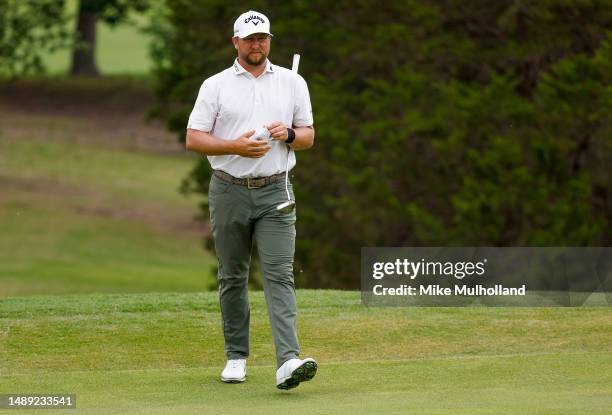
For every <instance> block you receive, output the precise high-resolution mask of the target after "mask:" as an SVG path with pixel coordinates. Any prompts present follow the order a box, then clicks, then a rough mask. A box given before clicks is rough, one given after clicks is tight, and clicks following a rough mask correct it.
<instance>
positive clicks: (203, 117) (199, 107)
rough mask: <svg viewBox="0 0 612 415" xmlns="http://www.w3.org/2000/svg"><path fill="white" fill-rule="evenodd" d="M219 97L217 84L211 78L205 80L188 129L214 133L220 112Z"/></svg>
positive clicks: (190, 116) (190, 117)
mask: <svg viewBox="0 0 612 415" xmlns="http://www.w3.org/2000/svg"><path fill="white" fill-rule="evenodd" d="M217 97H218V91H217V87H216V85H215V82H213V81H212V80H211V79H210V78H209V79H207V80H205V81H204V82H203V83H202V86H201V87H200V92H199V93H198V98H197V99H196V102H195V105H194V106H193V110H192V111H191V114H190V115H189V121H188V123H187V128H192V129H194V130H200V131H204V132H207V133H208V132H210V131H212V129H213V126H214V124H215V119H216V118H217V113H218V112H219V103H218V99H217Z"/></svg>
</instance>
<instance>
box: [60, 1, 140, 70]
mask: <svg viewBox="0 0 612 415" xmlns="http://www.w3.org/2000/svg"><path fill="white" fill-rule="evenodd" d="M148 6H149V2H148V0H81V1H80V2H79V9H78V14H77V28H76V43H75V47H74V48H73V51H72V65H71V69H70V74H71V75H85V76H97V75H98V74H99V71H98V68H97V65H96V61H95V50H96V23H97V22H98V21H100V20H101V21H104V22H106V23H108V24H110V25H117V24H119V23H121V22H123V21H125V19H126V18H127V15H128V12H129V11H130V10H135V11H138V12H143V11H145V10H146V9H147V8H148Z"/></svg>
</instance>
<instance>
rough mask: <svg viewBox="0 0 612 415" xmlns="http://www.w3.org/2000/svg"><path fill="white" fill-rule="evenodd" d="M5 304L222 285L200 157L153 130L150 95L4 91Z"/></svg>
mask: <svg viewBox="0 0 612 415" xmlns="http://www.w3.org/2000/svg"><path fill="white" fill-rule="evenodd" d="M0 90H1V92H2V94H1V96H0V115H1V117H2V120H3V122H2V124H0V297H1V296H9V295H27V294H44V293H74V292H92V291H99V292H148V291H201V290H204V289H206V288H207V287H209V286H210V284H211V281H213V276H212V273H211V265H212V264H213V263H214V259H213V257H212V255H210V254H209V253H206V252H205V251H204V250H203V249H202V242H201V241H202V238H203V236H204V235H205V234H206V232H207V228H206V226H205V224H203V223H201V222H198V221H196V220H195V217H196V216H197V215H199V210H198V207H197V203H198V202H197V200H196V199H194V198H186V197H184V196H183V195H181V194H180V193H179V187H180V183H181V180H182V179H183V178H184V177H185V176H186V175H187V173H188V172H189V170H190V169H191V168H192V166H193V164H194V162H195V157H194V156H193V155H189V154H187V153H186V152H185V151H184V150H183V148H182V147H181V146H180V145H179V144H178V143H177V141H176V138H175V137H173V136H172V135H171V134H169V133H167V132H165V131H164V130H163V128H162V127H160V126H156V125H155V124H151V123H149V122H147V121H146V118H145V113H146V111H147V109H148V108H149V104H150V102H151V97H150V93H148V91H147V90H146V86H143V85H142V84H140V83H138V82H136V81H133V80H128V79H123V78H119V79H105V80H98V81H96V82H95V83H93V82H92V81H87V80H83V79H77V80H74V81H72V80H61V81H57V80H55V81H53V80H24V81H20V82H18V83H13V84H3V85H0Z"/></svg>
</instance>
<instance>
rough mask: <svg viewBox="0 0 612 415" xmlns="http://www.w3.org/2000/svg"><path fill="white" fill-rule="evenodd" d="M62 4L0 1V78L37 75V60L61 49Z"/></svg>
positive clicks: (39, 65)
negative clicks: (47, 53)
mask: <svg viewBox="0 0 612 415" xmlns="http://www.w3.org/2000/svg"><path fill="white" fill-rule="evenodd" d="M66 20H67V17H66V16H65V14H64V0H0V76H2V77H11V78H12V77H17V76H19V75H25V74H34V73H40V72H42V71H43V70H44V67H43V64H42V59H41V56H42V55H43V54H44V53H46V52H51V51H54V50H56V49H59V48H61V47H65V46H66V45H67V43H68V40H69V34H68V32H67V31H66V30H65V22H66Z"/></svg>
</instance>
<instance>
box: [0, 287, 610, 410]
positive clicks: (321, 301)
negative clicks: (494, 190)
mask: <svg viewBox="0 0 612 415" xmlns="http://www.w3.org/2000/svg"><path fill="white" fill-rule="evenodd" d="M250 299H251V307H252V311H251V357H250V359H249V369H248V376H249V377H248V380H247V382H246V383H244V384H240V385H226V384H222V383H221V382H220V381H219V380H218V375H219V372H220V370H221V368H222V366H223V364H224V357H223V353H222V349H223V344H222V335H221V329H220V317H219V310H218V300H217V295H216V293H204V294H179V293H167V294H139V295H137V294H132V295H71V296H57V297H30V298H5V299H3V300H0V373H2V377H1V378H0V393H27V392H51V391H58V392H59V391H61V392H64V393H68V392H70V393H76V394H77V406H78V409H77V410H76V411H72V412H71V411H66V413H68V414H70V413H79V414H81V413H82V414H117V413H121V414H196V413H205V414H206V413H214V414H244V413H249V414H277V413H278V414H281V413H291V414H372V413H393V414H395V413H397V414H399V413H401V414H518V413H528V414H578V413H579V414H607V413H609V408H610V407H611V406H612V354H611V352H612V314H611V313H610V309H609V308H484V307H483V308H365V307H362V306H361V305H360V302H359V294H358V293H354V292H337V291H312V290H299V291H298V303H299V308H300V314H299V324H298V325H299V332H300V333H299V334H300V339H301V346H302V350H303V355H305V356H306V355H308V356H313V357H315V358H317V360H318V361H319V364H320V368H319V372H318V374H317V377H316V378H315V379H314V380H313V381H312V382H309V383H306V384H304V385H301V386H300V387H298V388H297V389H295V390H293V391H290V392H281V391H278V390H276V388H275V387H274V371H275V367H274V362H273V349H272V341H271V335H270V327H269V324H268V319H267V314H266V311H265V302H264V299H263V295H262V293H261V292H253V293H251V296H250ZM0 413H12V412H9V411H5V412H2V411H0ZM54 413H63V412H62V411H57V412H54Z"/></svg>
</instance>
